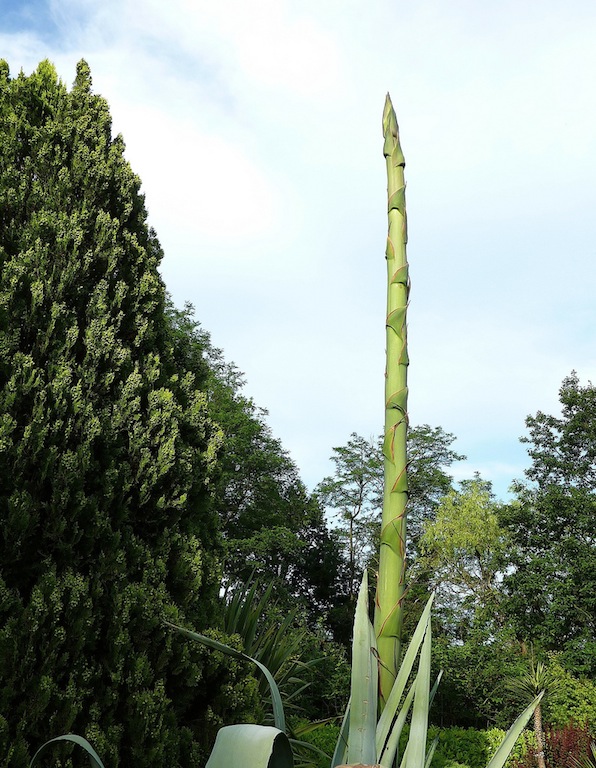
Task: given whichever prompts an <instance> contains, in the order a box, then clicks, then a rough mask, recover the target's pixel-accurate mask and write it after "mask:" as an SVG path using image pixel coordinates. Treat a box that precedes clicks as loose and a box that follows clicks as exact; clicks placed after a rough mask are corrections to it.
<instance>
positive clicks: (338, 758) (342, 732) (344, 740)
mask: <svg viewBox="0 0 596 768" xmlns="http://www.w3.org/2000/svg"><path fill="white" fill-rule="evenodd" d="M351 703H352V702H351V700H350V701H348V705H347V707H346V711H345V713H344V718H343V720H342V722H341V727H340V729H339V736H338V737H337V744H336V745H335V750H334V751H333V757H332V758H331V768H336V766H338V765H341V764H342V763H344V762H345V759H346V753H347V751H348V734H349V732H350V705H351Z"/></svg>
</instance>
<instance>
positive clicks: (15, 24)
mask: <svg viewBox="0 0 596 768" xmlns="http://www.w3.org/2000/svg"><path fill="white" fill-rule="evenodd" d="M0 17H1V19H2V21H0V29H1V30H2V32H4V33H11V32H12V33H17V34H18V33H23V32H30V33H34V34H36V35H37V36H38V37H39V38H40V39H41V40H43V41H44V42H57V41H58V40H59V38H60V37H61V30H60V28H59V26H58V25H57V24H56V20H55V18H54V15H53V13H52V9H51V7H50V4H49V3H48V2H47V0H25V2H23V0H0Z"/></svg>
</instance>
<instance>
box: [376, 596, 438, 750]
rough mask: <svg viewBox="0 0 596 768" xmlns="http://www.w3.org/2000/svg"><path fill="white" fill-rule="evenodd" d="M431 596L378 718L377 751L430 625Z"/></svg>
mask: <svg viewBox="0 0 596 768" xmlns="http://www.w3.org/2000/svg"><path fill="white" fill-rule="evenodd" d="M433 598H434V594H433V595H431V596H430V597H429V599H428V602H427V603H426V606H425V608H424V611H423V612H422V616H421V617H420V619H419V620H418V624H417V625H416V629H415V631H414V634H413V635H412V639H411V640H410V645H409V646H408V650H407V651H406V653H405V655H404V657H403V660H402V663H401V665H400V668H399V671H398V673H397V677H396V678H395V682H394V683H393V687H392V689H391V693H390V694H389V697H388V699H387V701H386V702H385V708H384V709H383V712H382V714H381V717H380V718H379V723H378V725H377V736H376V739H377V749H378V751H379V752H382V751H383V749H384V748H385V744H386V743H387V739H388V738H389V732H390V730H391V726H392V724H393V721H394V720H395V717H396V714H397V710H398V707H399V703H400V701H401V697H402V696H403V692H404V690H405V687H406V683H407V682H408V678H409V677H410V674H411V672H412V669H413V667H414V662H415V661H416V656H417V655H418V650H419V649H420V646H421V645H422V641H423V640H424V637H425V635H426V630H427V628H428V627H430V610H431V606H432V603H433Z"/></svg>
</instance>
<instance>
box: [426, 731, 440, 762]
mask: <svg viewBox="0 0 596 768" xmlns="http://www.w3.org/2000/svg"><path fill="white" fill-rule="evenodd" d="M438 743H439V737H438V736H435V738H434V739H433V743H432V744H431V745H430V747H429V748H428V752H427V753H426V760H425V762H424V768H430V764H431V763H432V760H433V757H434V755H435V749H436V748H437V744H438Z"/></svg>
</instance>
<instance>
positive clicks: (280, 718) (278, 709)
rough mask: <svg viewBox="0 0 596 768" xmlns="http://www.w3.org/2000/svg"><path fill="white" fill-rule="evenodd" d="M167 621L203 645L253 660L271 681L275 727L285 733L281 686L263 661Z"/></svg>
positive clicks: (269, 681)
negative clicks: (279, 686)
mask: <svg viewBox="0 0 596 768" xmlns="http://www.w3.org/2000/svg"><path fill="white" fill-rule="evenodd" d="M165 623H166V624H167V625H168V626H169V627H171V628H172V629H175V630H176V631H177V632H180V634H181V635H184V636H185V637H189V638H190V639H191V640H196V641H197V642H198V643H201V644H202V645H206V646H207V647H208V648H213V649H214V650H216V651H220V652H221V653H225V654H227V655H228V656H232V657H233V658H235V659H242V660H243V661H252V663H253V664H256V666H257V667H258V668H259V669H260V670H261V672H262V673H263V674H264V675H265V678H266V679H267V682H268V683H269V688H270V690H271V704H272V706H273V721H274V723H275V727H276V728H277V729H278V730H280V731H283V732H284V733H285V730H286V718H285V715H284V708H283V704H282V701H281V695H280V693H279V688H278V687H277V683H276V682H275V680H274V679H273V675H272V674H271V672H270V671H269V670H268V669H267V667H266V666H265V665H264V664H261V662H260V661H259V660H258V659H253V657H252V656H248V655H247V654H246V653H242V652H241V651H237V650H236V649H235V648H230V646H229V645H225V643H220V642H219V641H218V640H213V638H211V637H206V636H205V635H200V634H199V633H198V632H192V631H191V630H190V629H184V627H179V626H178V625H177V624H171V623H170V622H169V621H166V622H165ZM261 727H265V726H261Z"/></svg>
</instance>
